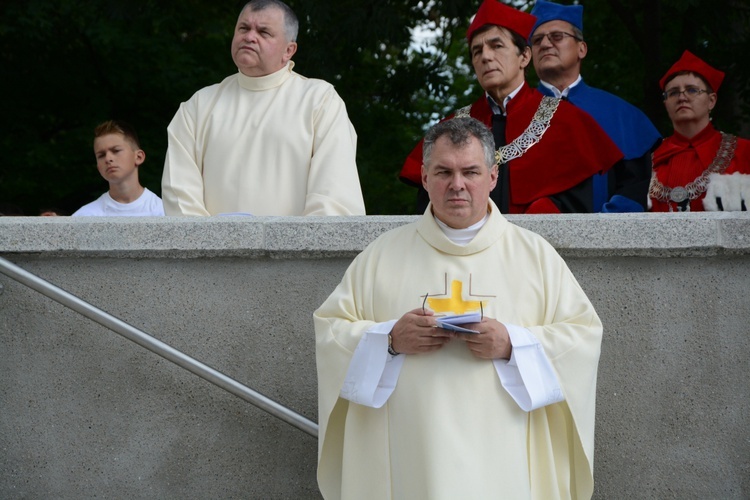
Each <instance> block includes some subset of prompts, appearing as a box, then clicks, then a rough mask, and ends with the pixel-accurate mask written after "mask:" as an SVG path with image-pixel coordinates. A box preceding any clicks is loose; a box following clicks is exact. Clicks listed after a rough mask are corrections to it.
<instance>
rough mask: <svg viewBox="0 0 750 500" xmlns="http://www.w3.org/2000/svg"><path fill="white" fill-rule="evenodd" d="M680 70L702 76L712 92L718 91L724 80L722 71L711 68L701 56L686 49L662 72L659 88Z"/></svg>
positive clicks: (662, 87)
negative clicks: (677, 59)
mask: <svg viewBox="0 0 750 500" xmlns="http://www.w3.org/2000/svg"><path fill="white" fill-rule="evenodd" d="M680 71H690V72H691V73H695V74H698V75H700V76H702V77H703V79H704V80H706V81H707V82H708V84H709V85H710V86H711V89H713V91H714V92H718V91H719V86H720V85H721V82H722V81H723V80H724V72H723V71H719V70H718V69H716V68H712V67H711V66H709V65H708V64H706V63H705V62H704V61H703V60H702V59H701V58H699V57H698V56H696V55H694V54H692V53H691V52H690V51H688V50H686V51H685V52H683V53H682V57H680V59H679V61H677V62H676V63H674V64H673V65H672V67H671V68H669V70H668V71H667V72H666V73H665V74H664V76H663V77H661V80H659V86H660V87H661V89H662V90H664V86H665V85H666V84H667V80H668V79H669V77H670V76H672V75H674V74H675V73H679V72H680Z"/></svg>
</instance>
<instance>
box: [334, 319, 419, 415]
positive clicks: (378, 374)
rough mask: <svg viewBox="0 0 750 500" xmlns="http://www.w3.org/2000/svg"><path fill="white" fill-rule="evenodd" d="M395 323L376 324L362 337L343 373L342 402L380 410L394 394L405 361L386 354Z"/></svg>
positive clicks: (392, 321) (393, 321)
mask: <svg viewBox="0 0 750 500" xmlns="http://www.w3.org/2000/svg"><path fill="white" fill-rule="evenodd" d="M396 321H397V320H391V321H386V322H385V323H377V324H375V325H373V326H372V327H371V328H370V329H369V330H367V331H366V332H365V334H364V335H363V336H362V339H361V340H360V341H359V344H357V348H356V349H355V350H354V355H353V356H352V360H351V362H350V363H349V369H348V370H347V372H346V378H345V379H344V385H343V387H342V388H341V393H340V394H341V397H342V398H344V399H348V400H349V401H352V402H354V403H358V404H361V405H364V406H369V407H372V408H380V407H381V406H383V405H384V404H385V402H386V401H387V400H388V398H389V397H390V396H391V394H393V391H394V389H395V388H396V382H397V381H398V375H399V373H401V366H402V365H403V364H404V357H405V356H404V355H401V356H391V355H390V354H388V334H389V333H391V330H393V325H395V324H396Z"/></svg>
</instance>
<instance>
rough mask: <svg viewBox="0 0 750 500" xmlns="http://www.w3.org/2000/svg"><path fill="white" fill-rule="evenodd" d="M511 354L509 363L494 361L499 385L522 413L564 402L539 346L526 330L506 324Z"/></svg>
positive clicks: (553, 374)
mask: <svg viewBox="0 0 750 500" xmlns="http://www.w3.org/2000/svg"><path fill="white" fill-rule="evenodd" d="M505 327H506V328H507V329H508V335H510V343H511V345H512V346H513V351H512V354H511V356H510V360H505V359H495V360H493V363H494V364H495V370H496V371H497V375H498V376H499V377H500V383H502V385H503V387H504V388H505V390H506V391H508V394H510V396H511V397H512V398H513V400H514V401H515V402H516V403H517V404H518V406H519V407H521V409H522V410H524V411H531V410H536V409H537V408H541V407H543V406H547V405H550V404H553V403H558V402H560V401H562V400H564V399H565V396H564V395H563V392H562V389H561V388H560V383H559V382H558V380H557V375H556V374H555V370H554V369H553V368H552V364H551V363H550V362H549V359H547V355H546V353H545V352H544V348H543V347H542V344H540V343H539V340H537V338H536V337H534V335H533V334H532V333H531V332H530V331H529V330H527V329H526V328H523V327H520V326H516V325H508V324H506V325H505Z"/></svg>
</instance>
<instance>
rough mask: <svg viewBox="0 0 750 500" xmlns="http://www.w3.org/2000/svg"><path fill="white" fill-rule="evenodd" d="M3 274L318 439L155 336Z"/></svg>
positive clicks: (266, 401) (10, 270) (274, 406)
mask: <svg viewBox="0 0 750 500" xmlns="http://www.w3.org/2000/svg"><path fill="white" fill-rule="evenodd" d="M0 272H2V273H3V274H5V275H6V276H8V277H10V278H12V279H14V280H16V281H18V282H19V283H21V284H23V285H26V286H28V287H29V288H31V289H33V290H36V291H37V292H39V293H41V294H42V295H45V296H47V297H49V298H50V299H52V300H54V301H56V302H59V303H60V304H62V305H64V306H66V307H68V308H70V309H72V310H74V311H76V312H78V313H80V314H82V315H83V316H85V317H87V318H89V319H91V320H93V321H95V322H97V323H99V324H100V325H102V326H105V327H107V328H109V329H110V330H112V331H113V332H115V333H118V334H120V335H122V336H123V337H125V338H126V339H128V340H131V341H133V342H135V343H136V344H138V345H140V346H142V347H145V348H146V349H148V350H149V351H151V352H153V353H155V354H158V355H159V356H161V357H162V358H164V359H166V360H168V361H171V362H172V363H174V364H176V365H177V366H180V367H182V368H184V369H186V370H188V371H189V372H191V373H194V374H195V375H198V376H199V377H201V378H202V379H204V380H206V381H208V382H211V383H212V384H214V385H216V386H218V387H221V388H222V389H224V390H225V391H228V392H230V393H232V394H234V395H235V396H239V397H240V398H242V399H244V400H245V401H247V402H249V403H251V404H253V405H255V406H257V407H258V408H260V409H261V410H263V411H265V412H267V413H270V414H271V415H273V416H274V417H277V418H279V419H281V420H283V421H284V422H286V423H288V424H290V425H293V426H294V427H297V428H298V429H300V430H302V431H304V432H306V433H307V434H309V435H311V436H313V437H316V438H317V437H318V424H316V423H315V422H313V421H311V420H309V419H307V418H305V417H304V416H302V415H300V414H298V413H295V412H294V411H292V410H290V409H289V408H287V407H286V406H283V405H281V404H280V403H277V402H276V401H274V400H272V399H270V398H268V397H266V396H264V395H263V394H261V393H259V392H257V391H254V390H253V389H250V388H249V387H247V386H246V385H243V384H241V383H240V382H237V381H236V380H234V379H232V378H230V377H228V376H226V375H224V374H223V373H221V372H219V371H217V370H214V369H213V368H211V367H210V366H208V365H205V364H203V363H201V362H200V361H198V360H196V359H195V358H192V357H190V356H188V355H187V354H185V353H183V352H181V351H178V350H177V349H175V348H173V347H171V346H170V345H168V344H165V343H164V342H162V341H160V340H158V339H156V338H154V337H152V336H151V335H149V334H147V333H145V332H143V331H141V330H139V329H137V328H135V327H133V326H131V325H129V324H128V323H125V322H124V321H122V320H120V319H117V318H115V317H114V316H112V315H111V314H108V313H106V312H105V311H102V310H101V309H99V308H97V307H95V306H93V305H91V304H89V303H88V302H86V301H84V300H83V299H80V298H78V297H76V296H75V295H73V294H70V293H68V292H66V291H65V290H63V289H62V288H59V287H57V286H55V285H53V284H52V283H49V282H48V281H45V280H43V279H42V278H39V277H38V276H35V275H34V274H31V273H30V272H28V271H26V270H24V269H23V268H21V267H19V266H17V265H15V264H13V263H12V262H10V261H8V260H7V259H4V258H2V257H0Z"/></svg>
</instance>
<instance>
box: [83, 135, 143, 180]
mask: <svg viewBox="0 0 750 500" xmlns="http://www.w3.org/2000/svg"><path fill="white" fill-rule="evenodd" d="M94 155H95V156H96V168H97V169H98V170H99V173H100V174H101V176H102V177H104V179H106V181H107V182H110V183H112V182H122V181H123V180H126V179H129V178H131V177H132V176H133V175H136V176H137V175H138V174H137V170H138V166H140V165H141V163H143V161H144V160H145V159H146V153H144V152H143V150H141V149H135V148H134V146H133V145H132V144H131V143H130V142H129V141H127V140H126V139H125V137H124V136H123V135H122V134H107V135H102V136H100V137H97V138H96V139H94Z"/></svg>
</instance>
